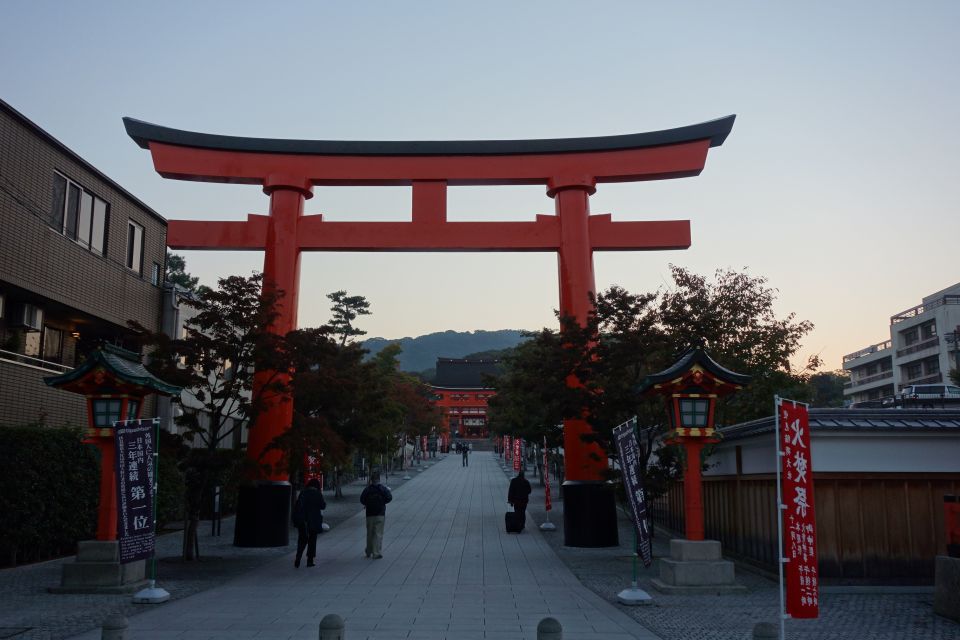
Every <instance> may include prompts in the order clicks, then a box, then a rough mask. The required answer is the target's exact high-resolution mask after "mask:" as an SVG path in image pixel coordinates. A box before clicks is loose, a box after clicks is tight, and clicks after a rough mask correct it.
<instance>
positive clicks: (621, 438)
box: [613, 418, 653, 567]
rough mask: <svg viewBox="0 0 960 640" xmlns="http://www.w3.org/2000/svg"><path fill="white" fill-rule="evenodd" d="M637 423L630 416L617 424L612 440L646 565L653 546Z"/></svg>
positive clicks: (650, 560)
mask: <svg viewBox="0 0 960 640" xmlns="http://www.w3.org/2000/svg"><path fill="white" fill-rule="evenodd" d="M636 424H637V423H636V418H632V419H630V420H627V421H626V422H624V423H623V424H621V425H620V426H618V427H616V428H615V429H614V430H613V439H614V442H616V445H617V455H618V456H619V458H620V469H621V470H622V472H623V482H624V486H625V488H626V490H627V498H628V499H629V500H630V511H631V512H632V514H633V528H634V530H635V531H636V532H637V554H639V555H640V558H641V559H642V560H643V566H645V567H649V566H650V565H651V564H652V563H653V548H652V547H651V542H650V525H649V523H648V522H647V495H646V492H645V491H644V490H643V473H642V470H641V468H640V444H639V443H638V442H637V432H636Z"/></svg>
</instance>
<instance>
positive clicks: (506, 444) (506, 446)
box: [503, 436, 513, 460]
mask: <svg viewBox="0 0 960 640" xmlns="http://www.w3.org/2000/svg"><path fill="white" fill-rule="evenodd" d="M512 453H513V449H511V448H510V436H503V459H504V460H509V459H510V455H511V454H512Z"/></svg>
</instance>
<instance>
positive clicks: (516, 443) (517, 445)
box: [513, 438, 522, 471]
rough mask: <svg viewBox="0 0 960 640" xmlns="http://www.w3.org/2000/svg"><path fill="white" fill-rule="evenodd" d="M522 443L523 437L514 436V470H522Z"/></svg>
mask: <svg viewBox="0 0 960 640" xmlns="http://www.w3.org/2000/svg"><path fill="white" fill-rule="evenodd" d="M520 445H521V439H520V438H514V439H513V470H514V471H520V458H521V455H522V454H521V453H520Z"/></svg>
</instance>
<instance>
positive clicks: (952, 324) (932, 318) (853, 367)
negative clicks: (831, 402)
mask: <svg viewBox="0 0 960 640" xmlns="http://www.w3.org/2000/svg"><path fill="white" fill-rule="evenodd" d="M958 347H960V283H957V284H955V285H953V286H951V287H948V288H946V289H943V290H941V291H937V292H936V293H931V294H930V295H928V296H925V297H924V298H923V301H922V302H921V303H920V304H919V305H917V306H915V307H912V308H910V309H907V310H906V311H901V312H900V313H897V314H894V315H893V316H891V317H890V337H889V339H887V340H885V341H883V342H879V343H877V344H873V345H870V346H868V347H865V348H863V349H860V350H859V351H855V352H853V353H850V354H847V355H845V356H844V357H843V368H844V369H845V370H847V371H849V372H850V381H849V382H848V383H846V385H845V388H844V399H845V400H846V402H847V403H848V404H852V403H857V402H866V401H879V400H882V399H884V398H890V397H893V396H895V395H896V394H897V393H899V392H900V391H901V390H902V389H903V388H904V387H905V386H908V385H914V384H937V383H949V382H950V378H949V376H950V370H951V369H955V368H960V351H958Z"/></svg>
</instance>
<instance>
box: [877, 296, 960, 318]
mask: <svg viewBox="0 0 960 640" xmlns="http://www.w3.org/2000/svg"><path fill="white" fill-rule="evenodd" d="M945 304H960V296H943V297H942V298H937V299H936V300H931V301H930V302H929V303H927V304H918V305H917V306H915V307H913V308H911V309H907V310H906V311H901V312H900V313H898V314H896V315H894V316H890V324H897V323H898V322H903V321H904V320H909V319H910V318H916V317H917V316H919V315H920V314H922V313H926V312H927V311H930V310H931V309H936V308H937V307H942V306H943V305H945Z"/></svg>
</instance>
